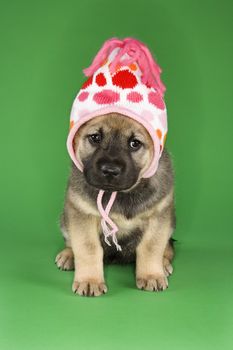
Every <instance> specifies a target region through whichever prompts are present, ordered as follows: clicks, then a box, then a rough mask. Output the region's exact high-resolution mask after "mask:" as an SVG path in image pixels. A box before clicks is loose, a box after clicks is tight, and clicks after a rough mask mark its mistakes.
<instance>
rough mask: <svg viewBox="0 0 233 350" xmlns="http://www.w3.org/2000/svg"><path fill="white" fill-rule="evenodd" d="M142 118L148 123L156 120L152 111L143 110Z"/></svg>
mask: <svg viewBox="0 0 233 350" xmlns="http://www.w3.org/2000/svg"><path fill="white" fill-rule="evenodd" d="M141 116H142V118H143V119H145V120H147V121H148V122H152V120H154V115H153V113H152V112H150V111H146V110H143V111H142V113H141Z"/></svg>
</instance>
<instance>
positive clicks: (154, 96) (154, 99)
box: [148, 92, 165, 109]
mask: <svg viewBox="0 0 233 350" xmlns="http://www.w3.org/2000/svg"><path fill="white" fill-rule="evenodd" d="M148 100H149V102H150V103H152V104H153V105H154V106H156V107H157V108H159V109H164V108H165V104H164V102H163V99H162V98H161V97H160V96H159V94H158V93H156V92H150V93H149V94H148Z"/></svg>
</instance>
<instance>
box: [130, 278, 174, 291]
mask: <svg viewBox="0 0 233 350" xmlns="http://www.w3.org/2000/svg"><path fill="white" fill-rule="evenodd" d="M136 284H137V287H138V288H139V289H142V290H148V291H151V292H153V291H155V292H158V291H162V290H165V289H166V288H168V280H167V277H166V276H165V275H162V274H161V275H148V276H142V277H141V276H140V277H137V281H136Z"/></svg>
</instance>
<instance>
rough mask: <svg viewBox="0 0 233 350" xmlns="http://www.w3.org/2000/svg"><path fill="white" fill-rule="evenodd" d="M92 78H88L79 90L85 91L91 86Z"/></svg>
mask: <svg viewBox="0 0 233 350" xmlns="http://www.w3.org/2000/svg"><path fill="white" fill-rule="evenodd" d="M92 79H93V77H90V78H88V79H87V80H86V81H85V83H84V84H83V85H82V87H81V89H86V88H87V87H88V86H89V85H91V84H92Z"/></svg>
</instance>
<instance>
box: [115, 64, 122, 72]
mask: <svg viewBox="0 0 233 350" xmlns="http://www.w3.org/2000/svg"><path fill="white" fill-rule="evenodd" d="M120 68H121V64H120V63H117V65H116V71H117V70H119V69H120Z"/></svg>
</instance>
